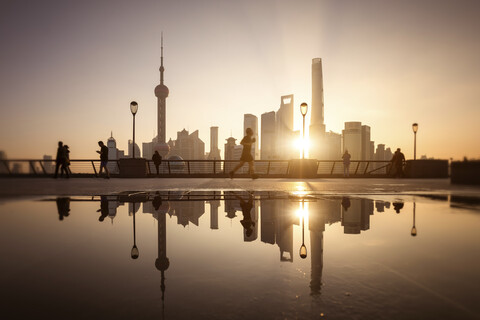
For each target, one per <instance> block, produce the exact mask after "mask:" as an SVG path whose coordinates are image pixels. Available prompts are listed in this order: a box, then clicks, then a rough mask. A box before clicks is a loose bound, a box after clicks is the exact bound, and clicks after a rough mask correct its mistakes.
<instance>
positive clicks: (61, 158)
mask: <svg viewBox="0 0 480 320" xmlns="http://www.w3.org/2000/svg"><path fill="white" fill-rule="evenodd" d="M65 161H66V152H65V148H64V147H63V142H62V141H58V148H57V156H56V157H55V175H54V178H55V179H57V177H58V169H62V168H63V166H64V164H65ZM61 173H62V172H60V174H61Z"/></svg>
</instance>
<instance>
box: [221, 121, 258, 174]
mask: <svg viewBox="0 0 480 320" xmlns="http://www.w3.org/2000/svg"><path fill="white" fill-rule="evenodd" d="M246 134H247V135H246V136H245V137H243V139H242V141H240V144H241V145H243V150H242V155H241V156H240V163H239V164H238V165H237V166H236V167H235V168H233V170H232V171H230V172H229V173H228V175H229V176H230V179H233V175H234V174H235V172H236V171H237V170H238V169H240V168H241V167H243V165H244V164H245V162H247V163H248V173H249V174H250V175H252V179H257V178H258V175H256V174H255V172H254V169H253V157H252V144H253V143H255V138H252V136H253V130H252V129H251V128H247V130H246Z"/></svg>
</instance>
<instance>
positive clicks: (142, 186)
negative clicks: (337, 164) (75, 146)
mask: <svg viewBox="0 0 480 320" xmlns="http://www.w3.org/2000/svg"><path fill="white" fill-rule="evenodd" d="M157 190H158V191H160V190H181V191H194V190H211V191H212V190H215V191H221V190H223V191H229V190H254V191H285V192H293V191H297V190H304V191H308V192H311V193H315V194H350V195H352V194H358V195H361V194H364V195H368V194H444V195H450V194H453V195H465V196H473V197H480V187H473V186H458V185H451V184H450V180H449V179H304V180H300V179H299V180H295V179H258V180H250V179H234V180H230V179H155V178H152V179H110V180H106V179H100V178H77V179H69V180H63V179H62V180H60V179H59V180H54V179H51V178H0V197H2V198H12V197H22V196H27V197H28V196H42V195H52V196H54V195H70V196H75V195H77V196H79V195H98V194H109V193H117V192H122V191H157Z"/></svg>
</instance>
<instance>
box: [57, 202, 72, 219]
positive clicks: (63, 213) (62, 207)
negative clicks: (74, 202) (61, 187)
mask: <svg viewBox="0 0 480 320" xmlns="http://www.w3.org/2000/svg"><path fill="white" fill-rule="evenodd" d="M57 210H58V220H60V221H61V220H63V218H64V217H68V216H69V215H70V213H69V212H70V198H68V197H67V198H65V197H61V198H57Z"/></svg>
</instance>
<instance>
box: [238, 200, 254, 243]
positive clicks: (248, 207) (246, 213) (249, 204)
mask: <svg viewBox="0 0 480 320" xmlns="http://www.w3.org/2000/svg"><path fill="white" fill-rule="evenodd" d="M235 197H236V198H237V199H238V200H240V207H241V208H242V214H243V220H240V223H241V224H242V226H243V228H244V229H245V236H246V237H247V238H249V237H250V236H251V235H252V233H253V227H254V226H255V222H254V221H253V220H252V215H251V212H252V208H253V196H252V194H251V193H249V194H248V201H245V200H244V199H243V198H242V197H239V196H238V195H235Z"/></svg>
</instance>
